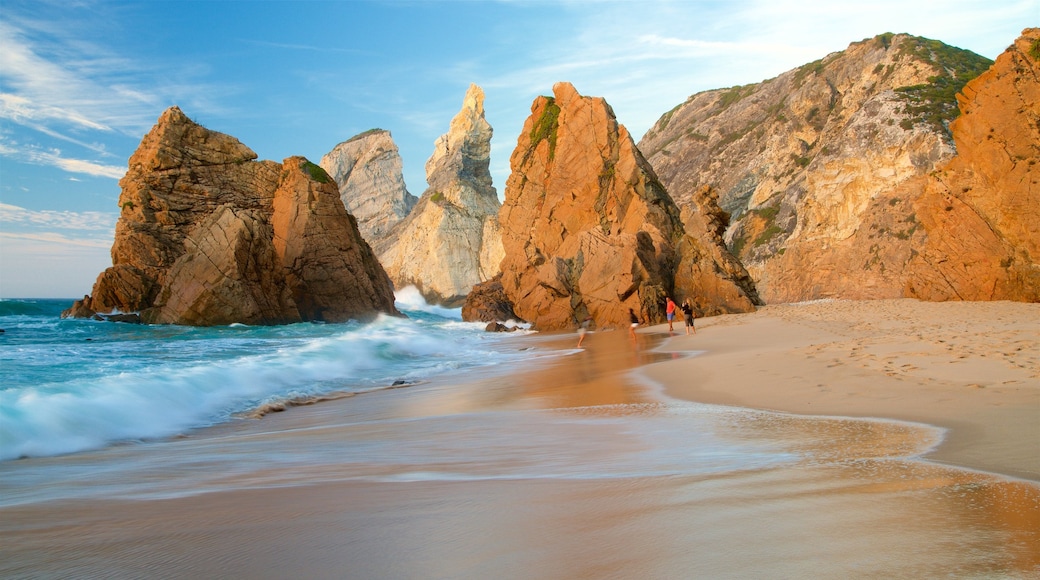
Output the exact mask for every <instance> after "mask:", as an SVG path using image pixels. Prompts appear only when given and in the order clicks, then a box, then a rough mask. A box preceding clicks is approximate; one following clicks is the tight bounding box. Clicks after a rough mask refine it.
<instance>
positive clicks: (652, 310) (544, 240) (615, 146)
mask: <svg viewBox="0 0 1040 580" xmlns="http://www.w3.org/2000/svg"><path fill="white" fill-rule="evenodd" d="M553 94H554V96H553V97H538V98H537V99H535V101H534V103H533V104H532V106H531V116H530V117H528V119H527V121H526V122H525V124H524V128H523V131H522V132H521V134H520V137H519V138H518V139H517V146H516V149H515V150H514V151H513V154H512V157H511V158H510V164H511V168H512V173H511V174H510V176H509V180H508V182H507V183H506V196H505V197H506V199H505V203H504V204H503V206H502V210H501V212H500V214H499V222H500V224H501V228H502V245H503V248H504V251H505V258H504V259H503V261H502V274H503V275H502V286H503V289H504V291H505V293H506V295H507V296H508V297H509V299H510V300H511V301H512V302H513V304H514V306H515V310H516V313H517V314H518V315H520V317H522V318H523V319H525V320H527V321H529V322H531V323H532V324H533V325H534V326H535V327H536V328H538V329H541V330H550V329H560V328H569V327H573V326H574V325H575V324H576V323H577V322H578V321H580V320H583V319H584V318H585V317H586V316H592V318H593V319H594V321H595V323H596V324H597V325H598V326H616V325H624V324H627V323H628V310H629V309H632V310H633V311H635V312H637V313H639V314H640V316H641V317H643V318H644V319H651V320H657V319H659V318H660V316H661V315H662V314H663V312H662V308H663V305H664V299H665V296H666V295H672V293H673V292H675V293H676V294H678V297H680V298H681V297H682V294H680V293H679V292H680V291H685V289H678V290H677V289H676V288H675V287H674V284H675V277H676V269H677V267H679V265H680V264H687V263H688V261H689V259H690V256H692V255H693V252H691V251H689V249H690V248H697V249H698V250H704V244H706V243H710V241H708V240H696V239H692V238H690V237H689V236H687V235H686V233H685V231H684V229H683V224H682V221H681V219H680V214H679V209H678V208H677V207H676V206H675V204H674V203H673V202H672V200H671V198H670V197H669V196H668V193H667V192H666V191H665V189H664V188H663V187H662V186H661V184H660V182H659V181H658V179H657V177H656V176H655V175H654V172H653V170H652V169H651V168H650V165H649V164H648V163H647V162H646V161H645V159H644V158H643V156H642V155H641V154H640V152H639V150H638V149H636V147H635V144H634V142H633V141H632V138H631V136H630V135H629V133H628V130H627V129H625V127H624V126H623V125H619V124H618V122H617V120H616V119H615V117H614V113H613V111H612V110H611V108H610V106H609V105H608V104H607V103H606V102H605V101H604V100H603V99H601V98H593V97H583V96H581V95H579V94H578V92H577V91H576V90H575V89H574V87H573V86H571V85H570V84H569V83H557V84H556V85H555V86H554V87H553ZM682 248H686V249H687V254H688V255H686V256H683V255H680V252H681V251H682ZM720 251H722V252H725V250H724V249H723V248H720ZM708 253H709V252H707V251H704V252H703V254H705V255H707V254H708ZM702 257H703V256H701V257H698V259H700V258H702ZM689 278H690V279H691V280H692V279H693V277H692V276H690V277H689ZM719 284H731V282H728V281H719ZM702 290H703V289H701V290H698V291H702ZM673 297H674V296H673ZM746 298H747V299H746V300H745V302H744V303H743V304H740V305H739V306H737V307H736V308H737V309H740V310H747V309H751V308H753V304H752V299H751V298H750V297H746Z"/></svg>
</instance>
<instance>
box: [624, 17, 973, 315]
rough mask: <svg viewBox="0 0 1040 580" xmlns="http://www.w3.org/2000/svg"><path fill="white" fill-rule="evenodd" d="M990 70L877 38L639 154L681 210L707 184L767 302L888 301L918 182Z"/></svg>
mask: <svg viewBox="0 0 1040 580" xmlns="http://www.w3.org/2000/svg"><path fill="white" fill-rule="evenodd" d="M989 65H990V61H989V60H988V59H985V58H983V57H981V56H978V55H976V54H974V53H971V52H969V51H965V50H960V49H957V48H953V47H950V46H947V45H944V44H942V43H940V42H936V41H932V40H928V39H923V38H917V37H913V36H908V35H905V34H895V35H893V34H883V35H880V36H878V37H875V38H873V39H868V40H864V41H862V42H857V43H853V44H851V45H850V46H849V47H848V48H847V49H846V50H844V51H842V52H837V53H833V54H830V55H828V56H826V57H824V58H823V59H820V60H818V61H815V62H813V63H809V64H807V65H805V66H802V67H800V68H798V69H795V70H792V71H788V72H786V73H784V74H782V75H780V76H778V77H776V78H773V79H770V80H767V81H763V82H761V83H757V84H752V85H745V86H740V87H732V88H729V89H720V90H713V91H706V92H703V93H698V94H695V95H693V96H691V97H690V98H689V99H688V100H687V101H686V102H685V103H683V104H681V105H679V106H678V107H676V108H675V109H673V110H672V111H669V112H668V113H666V114H665V115H663V116H662V117H661V118H660V119H659V120H658V122H657V123H656V124H655V125H654V127H653V128H651V130H650V131H648V132H647V134H646V135H645V136H644V137H643V139H642V140H641V141H640V143H639V148H640V150H642V151H643V152H644V154H646V155H647V159H648V160H649V161H650V163H651V164H652V165H653V167H654V169H655V170H656V172H657V174H658V175H659V176H660V178H661V181H662V183H663V184H664V185H665V186H666V187H667V188H668V191H669V192H670V193H671V195H672V196H673V197H674V198H675V200H676V202H677V203H678V204H679V206H680V207H682V208H684V209H691V208H692V207H693V205H694V202H693V196H694V194H695V192H697V191H699V190H700V188H701V187H702V186H709V187H711V188H712V189H714V190H716V191H718V192H720V193H719V205H720V206H721V207H722V209H724V210H726V211H727V212H728V213H729V214H730V215H732V223H731V224H730V225H729V227H728V229H727V231H726V234H725V235H726V239H727V240H728V244H729V247H730V248H731V249H732V250H733V252H734V254H736V255H737V256H738V257H739V258H740V259H741V261H742V263H743V264H744V266H746V268H747V270H748V272H749V273H750V274H751V276H752V277H753V279H754V282H755V285H756V287H757V289H758V291H759V293H760V294H761V296H762V298H763V299H764V300H765V301H766V302H794V301H800V300H808V299H815V298H827V297H840V298H852V299H866V298H893V297H900V296H902V295H903V294H904V287H905V286H906V283H907V279H908V276H909V269H910V266H909V264H910V261H911V258H912V256H913V255H914V254H915V252H919V251H920V248H921V247H922V244H923V243H924V236H925V232H924V229H923V227H922V220H923V219H924V218H923V216H922V215H920V214H918V213H917V212H918V210H917V208H916V206H915V203H914V201H913V199H914V196H915V195H916V194H917V191H918V190H919V186H914V185H913V183H914V182H915V180H918V179H920V178H922V177H924V176H927V175H928V174H929V173H931V172H933V171H935V170H936V169H938V168H939V167H941V166H942V165H943V164H945V163H947V162H948V161H949V160H950V159H951V158H952V157H953V155H954V151H955V150H954V147H953V141H952V139H951V137H950V135H949V133H948V132H947V129H946V127H945V123H947V122H948V121H949V119H951V118H953V117H955V116H956V114H957V109H956V103H955V101H954V98H953V96H954V94H955V93H956V92H957V90H958V89H959V88H960V87H961V86H963V85H964V83H965V82H967V81H968V80H970V79H971V78H974V77H975V76H977V75H979V74H980V73H982V72H983V71H984V70H986V68H987V67H988V66H989Z"/></svg>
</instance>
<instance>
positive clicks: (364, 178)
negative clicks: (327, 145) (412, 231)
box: [319, 129, 418, 244]
mask: <svg viewBox="0 0 1040 580" xmlns="http://www.w3.org/2000/svg"><path fill="white" fill-rule="evenodd" d="M319 165H321V167H322V169H324V170H325V171H326V172H327V173H328V174H329V175H331V176H332V178H333V179H335V180H336V183H337V184H339V196H340V199H342V200H343V205H344V206H346V208H347V213H349V214H350V215H352V216H354V219H356V220H357V223H358V230H360V231H361V236H362V237H364V238H365V241H367V242H368V243H369V244H372V243H374V242H375V241H376V240H380V239H382V238H383V237H384V236H386V235H387V233H388V232H389V231H390V228H392V227H393V226H395V225H397V223H398V222H399V221H401V220H402V219H404V218H405V217H406V216H407V215H408V213H409V212H411V211H412V208H413V207H415V203H416V202H417V201H418V199H417V198H416V197H415V196H414V195H412V194H410V193H408V189H407V188H406V187H405V184H404V175H403V172H402V164H401V155H400V154H399V153H398V151H397V145H396V144H395V143H394V140H393V137H391V135H390V132H389V131H384V130H382V129H372V130H371V131H366V132H364V133H362V134H360V135H356V136H354V137H352V138H351V139H348V140H347V141H344V142H343V143H340V144H339V145H336V146H335V147H334V148H333V149H332V151H330V152H329V153H326V154H325V156H324V157H322V158H321V163H319Z"/></svg>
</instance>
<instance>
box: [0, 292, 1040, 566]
mask: <svg viewBox="0 0 1040 580" xmlns="http://www.w3.org/2000/svg"><path fill="white" fill-rule="evenodd" d="M697 328H698V332H697V334H695V335H691V336H686V335H685V334H683V330H682V325H681V323H680V324H679V325H677V326H676V328H675V333H673V335H671V336H669V333H668V330H667V327H666V326H662V325H658V326H654V327H650V328H646V329H642V330H641V333H640V334H639V336H638V338H637V340H636V341H635V342H632V341H631V340H630V339H629V337H628V333H627V331H625V330H616V331H601V332H593V333H591V334H590V335H589V336H588V337H587V338H586V340H585V348H584V349H580V350H579V349H576V348H575V344H576V338H577V337H576V336H575V335H571V334H561V335H534V336H527V337H517V338H516V339H515V340H513V341H510V344H511V345H512V348H519V349H532V352H535V351H536V352H541V353H551V352H553V351H555V352H558V353H559V354H560V356H533V357H532V359H531V360H530V362H529V363H526V364H525V365H524V366H523V367H521V368H510V369H496V370H495V371H494V372H482V373H470V374H467V375H465V376H459V377H456V378H455V380H440V381H432V382H430V383H428V384H421V385H415V386H411V387H406V388H399V389H390V390H386V391H381V392H376V393H371V394H365V395H360V396H354V397H348V398H343V399H339V400H333V401H329V402H325V403H321V404H316V405H311V406H306V407H297V408H291V409H289V410H287V411H285V412H281V413H274V414H271V415H268V416H266V417H264V418H263V419H259V420H255V419H248V420H241V421H235V422H232V423H229V424H225V425H219V426H215V427H212V428H209V429H203V430H199V431H196V432H191V433H186V434H184V435H183V436H181V437H177V438H173V439H170V440H164V441H154V442H145V443H140V444H130V445H117V446H113V447H109V448H106V449H103V450H99V451H93V452H84V453H79V454H75V455H71V456H61V457H49V458H38V459H29V460H19V461H10V462H4V463H2V464H0V498H2V499H3V504H2V506H0V577H4V578H49V577H78V578H91V577H106V578H131V577H145V576H147V577H151V578H196V577H218V576H219V577H234V578H246V577H248V578H289V577H307V578H488V577H496V578H561V579H562V578H589V579H592V578H683V577H709V578H747V577H780V578H799V577H823V578H834V577H842V578H876V577H885V578H930V577H957V578H975V577H986V578H994V577H995V578H1031V577H1037V576H1038V575H1040V485H1038V482H1040V457H1038V456H1040V453H1038V450H1040V440H1038V432H1037V424H1038V423H1040V375H1038V372H1040V305H1035V304H1016V303H943V304H931V303H920V302H916V301H909V300H895V301H879V302H841V301H834V302H816V303H809V304H797V305H781V306H769V307H765V308H762V309H761V310H759V311H758V312H756V313H753V314H746V315H731V316H722V317H715V318H709V319H704V320H699V321H698V323H697ZM662 395H663V396H662ZM755 409H760V410H762V411H756V410H755ZM773 411H777V412H773ZM843 417H857V418H873V419H885V420H873V419H872V420H859V419H856V420H850V419H845V418H843ZM888 419H893V420H895V421H888ZM922 458H923V459H924V461H921V459H922Z"/></svg>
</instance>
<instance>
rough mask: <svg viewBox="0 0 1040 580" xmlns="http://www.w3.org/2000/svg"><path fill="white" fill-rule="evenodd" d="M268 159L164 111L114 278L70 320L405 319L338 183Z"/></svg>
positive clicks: (115, 254) (128, 212)
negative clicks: (107, 315) (131, 316)
mask: <svg viewBox="0 0 1040 580" xmlns="http://www.w3.org/2000/svg"><path fill="white" fill-rule="evenodd" d="M256 157H257V156H256V154H255V153H254V152H253V151H252V150H250V149H249V148H248V147H246V146H245V145H243V144H242V143H240V142H239V141H238V140H237V139H235V138H233V137H230V136H228V135H224V134H221V133H217V132H214V131H210V130H208V129H205V128H203V127H201V126H199V125H197V124H196V123H194V122H192V121H191V120H190V119H188V118H187V117H186V116H185V115H184V114H183V113H182V112H181V111H180V109H178V108H177V107H173V108H170V109H168V110H167V111H166V112H164V113H163V114H162V116H161V117H160V118H159V121H158V123H157V124H156V125H155V127H154V128H153V129H152V130H151V132H149V133H148V135H146V136H145V137H144V139H143V140H142V142H141V145H140V146H139V147H138V149H137V151H136V152H135V153H134V154H133V156H132V157H131V158H130V163H129V170H128V171H127V174H126V176H125V177H124V178H123V179H122V180H121V181H120V186H121V187H122V193H121V194H120V197H119V205H120V207H121V209H122V213H121V215H120V218H119V221H118V222H117V224H116V235H115V243H114V244H113V246H112V267H110V268H108V269H106V270H105V271H104V272H102V273H101V274H100V275H99V276H98V279H97V282H96V283H95V284H94V290H93V294H92V295H91V296H89V297H87V298H85V299H84V300H83V301H79V302H78V303H77V305H76V306H75V307H74V308H73V309H70V311H68V314H69V315H80V316H82V315H85V314H88V313H89V312H90V311H95V312H112V311H121V312H140V313H141V319H142V320H143V321H144V322H149V323H168V324H187V325H222V324H230V323H235V322H240V323H246V324H279V323H290V322H300V321H321V320H323V321H329V322H341V321H346V320H349V319H361V320H366V319H370V318H373V317H374V316H375V315H376V314H377V313H378V312H388V313H393V314H396V313H397V311H396V310H395V308H394V297H393V292H392V288H391V287H390V283H389V280H388V278H387V276H386V273H385V272H384V271H383V269H382V268H381V267H380V265H379V263H378V262H377V261H376V259H375V256H374V254H373V253H372V251H371V249H370V248H369V246H368V244H367V243H365V241H364V240H363V239H362V238H361V235H360V234H359V233H358V230H357V225H356V223H355V222H354V220H353V218H352V217H351V216H350V215H349V214H347V212H346V210H345V209H344V207H343V204H342V202H341V201H340V199H339V192H338V190H337V189H336V185H335V182H333V180H332V179H331V178H330V177H329V176H328V175H327V174H326V173H325V171H323V170H322V169H321V168H320V167H318V166H317V165H314V164H312V163H310V162H309V161H307V160H306V159H304V158H302V157H290V158H288V159H286V160H285V161H284V163H281V164H279V163H275V162H273V161H259V162H258V161H255V159H256Z"/></svg>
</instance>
